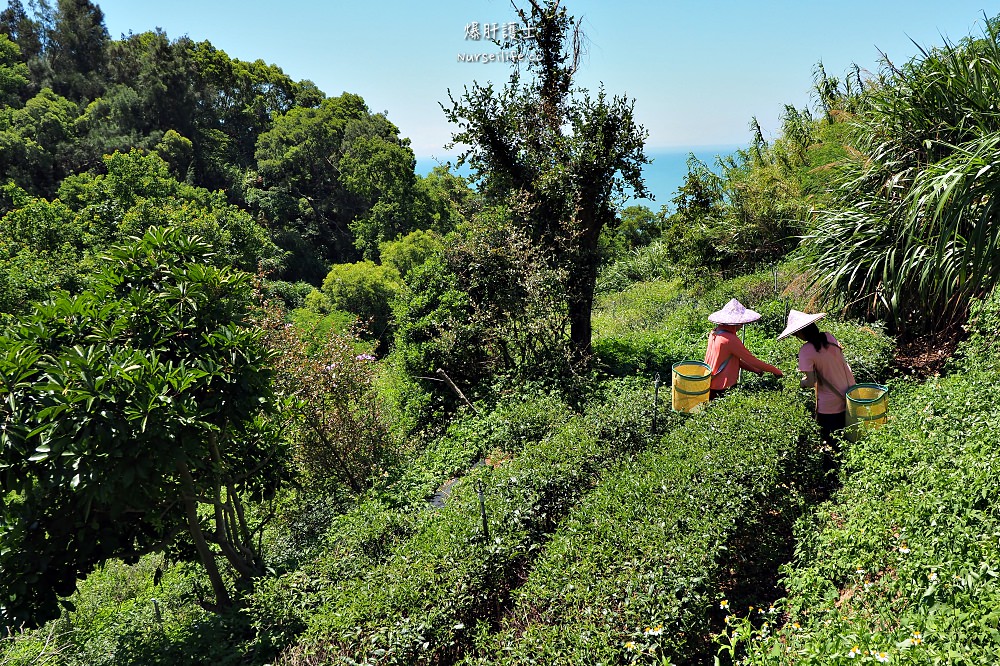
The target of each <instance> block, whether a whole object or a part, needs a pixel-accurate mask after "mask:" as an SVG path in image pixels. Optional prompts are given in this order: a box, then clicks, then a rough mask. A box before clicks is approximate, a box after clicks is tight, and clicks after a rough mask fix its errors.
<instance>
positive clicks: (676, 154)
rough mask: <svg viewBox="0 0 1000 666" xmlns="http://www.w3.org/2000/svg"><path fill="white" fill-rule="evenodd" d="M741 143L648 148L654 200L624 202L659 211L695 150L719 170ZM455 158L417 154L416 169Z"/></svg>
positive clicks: (425, 170) (464, 171)
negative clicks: (721, 159) (720, 162)
mask: <svg viewBox="0 0 1000 666" xmlns="http://www.w3.org/2000/svg"><path fill="white" fill-rule="evenodd" d="M739 147H740V146H737V145H720V146H686V147H676V148H675V147H671V148H647V149H646V156H647V157H648V158H649V159H650V160H651V164H647V165H645V166H644V167H643V169H642V175H643V179H644V180H645V183H646V189H647V190H648V191H649V192H650V193H651V194H652V195H653V197H654V198H655V200H650V199H636V198H633V197H630V198H629V199H628V200H627V201H625V203H624V204H623V205H624V206H632V205H641V206H646V207H647V208H651V209H652V210H654V211H658V210H659V209H660V207H661V206H665V205H667V204H669V203H670V200H671V199H673V198H674V197H676V196H677V189H678V188H679V187H681V185H683V184H684V176H686V175H687V160H688V156H689V155H692V154H693V155H694V156H695V157H696V158H697V159H699V160H701V161H702V162H704V163H705V164H706V165H707V166H708V168H709V169H712V170H713V171H717V170H718V166H717V163H716V162H717V158H718V157H721V156H726V155H730V154H732V153H733V152H734V151H736V150H737V149H738V148H739ZM455 159H456V157H455V156H454V155H452V156H441V157H438V156H428V157H418V158H417V165H416V173H417V174H418V175H421V176H426V175H427V174H429V173H430V172H431V171H432V170H433V169H434V167H436V166H438V165H439V164H445V163H454V162H455ZM456 173H458V174H459V175H462V176H466V177H468V176H469V174H470V173H471V170H470V169H469V167H468V166H463V167H462V168H461V169H458V170H457V171H456Z"/></svg>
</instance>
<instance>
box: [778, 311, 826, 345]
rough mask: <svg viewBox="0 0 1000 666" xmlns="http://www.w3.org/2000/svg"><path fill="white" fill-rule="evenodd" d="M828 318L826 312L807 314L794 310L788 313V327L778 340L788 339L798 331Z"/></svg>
mask: <svg viewBox="0 0 1000 666" xmlns="http://www.w3.org/2000/svg"><path fill="white" fill-rule="evenodd" d="M825 316H826V313H825V312H817V313H816V314H806V313H805V312H799V311H798V310H792V311H791V312H789V313H788V325H787V326H785V330H783V331H782V332H781V335H779V336H778V339H779V340H780V339H781V338H784V337H788V336H789V335H791V334H792V333H794V332H796V331H801V330H802V329H803V328H805V327H806V326H808V325H809V324H811V323H813V322H816V321H819V320H820V319H822V318H823V317H825Z"/></svg>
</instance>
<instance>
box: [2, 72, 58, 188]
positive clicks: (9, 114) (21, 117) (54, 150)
mask: <svg viewBox="0 0 1000 666" xmlns="http://www.w3.org/2000/svg"><path fill="white" fill-rule="evenodd" d="M75 116H76V105H75V104H73V102H71V101H70V100H68V99H66V98H64V97H60V96H59V95H57V94H56V93H54V92H52V90H51V89H49V88H43V89H42V90H41V91H40V92H38V94H37V95H35V96H34V97H32V98H31V99H29V100H28V101H27V102H26V103H25V104H24V106H23V107H20V108H14V107H4V108H0V166H2V172H3V173H4V174H5V176H6V177H7V178H11V179H13V181H14V182H15V183H16V184H17V185H19V186H21V187H23V188H25V189H27V190H29V191H32V192H41V193H45V194H49V193H51V192H53V191H54V190H55V189H56V187H57V186H58V184H59V182H60V181H61V180H62V178H63V177H64V176H65V175H66V174H67V173H68V172H69V170H70V169H69V167H70V165H69V164H68V151H69V149H70V145H71V143H72V141H73V139H74V137H75V129H74V127H73V118H75Z"/></svg>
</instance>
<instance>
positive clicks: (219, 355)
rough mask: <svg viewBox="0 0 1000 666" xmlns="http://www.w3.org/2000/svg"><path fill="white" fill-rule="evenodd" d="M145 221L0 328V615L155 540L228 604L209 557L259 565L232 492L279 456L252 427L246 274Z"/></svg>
mask: <svg viewBox="0 0 1000 666" xmlns="http://www.w3.org/2000/svg"><path fill="white" fill-rule="evenodd" d="M210 255H211V249H210V247H209V246H208V245H207V244H206V243H204V242H203V241H201V240H199V239H197V238H190V237H188V236H186V235H184V234H183V233H182V232H180V231H178V230H162V229H153V230H150V231H148V232H147V233H146V234H145V235H144V236H143V237H142V238H141V239H139V238H137V239H134V241H133V242H132V243H131V244H130V245H129V246H127V247H122V248H118V249H117V250H115V251H113V252H112V253H110V254H109V255H108V256H107V261H106V266H107V269H106V271H105V272H104V273H103V275H102V278H101V280H100V281H99V283H98V285H97V286H96V289H95V290H94V291H91V292H86V293H84V294H82V295H80V296H77V297H73V298H58V299H56V300H54V301H52V302H51V303H49V304H46V305H43V306H40V307H38V308H37V309H36V310H35V312H34V313H33V314H32V315H31V316H29V317H25V318H23V319H22V320H20V321H18V322H17V323H15V324H14V325H13V326H12V327H11V328H9V329H8V330H6V331H4V332H3V333H2V334H0V423H2V424H3V427H2V428H0V489H2V491H3V503H2V504H0V625H2V626H3V627H6V628H10V627H15V626H18V625H21V624H22V623H23V624H27V625H29V626H34V625H37V624H39V623H41V622H44V621H45V620H47V619H49V618H52V617H55V616H56V615H57V614H58V612H59V597H66V596H68V595H69V594H71V593H72V592H73V590H74V588H75V586H76V581H77V579H78V578H79V577H83V576H86V575H87V574H88V573H90V571H92V570H93V569H94V567H95V566H97V565H99V564H100V563H101V562H103V561H104V560H106V559H108V558H112V557H117V558H124V559H126V560H133V559H135V558H137V557H138V556H140V555H142V554H143V553H147V552H152V551H160V550H169V551H170V552H172V553H174V555H175V556H177V557H186V558H190V559H193V560H195V561H199V562H200V563H201V564H202V566H203V567H204V568H205V571H206V573H207V575H208V578H209V580H210V581H211V584H212V588H213V592H214V596H215V599H214V601H211V602H206V605H207V606H212V607H225V606H229V605H230V604H231V603H232V602H233V595H232V591H231V590H230V589H229V588H228V587H227V584H226V582H225V577H224V575H223V574H224V571H225V569H224V568H223V565H222V563H225V566H227V567H228V570H229V571H230V572H231V573H232V575H233V576H234V577H235V579H236V580H238V581H241V583H243V584H247V585H249V584H251V583H252V580H253V578H254V577H256V576H258V575H260V574H262V573H263V571H264V562H263V560H262V557H261V555H260V553H259V551H258V550H257V548H256V546H255V544H256V540H255V530H256V528H257V527H259V525H254V524H253V523H252V521H251V518H250V517H249V516H248V513H247V511H246V510H245V508H244V503H245V501H246V499H247V498H248V497H249V496H251V495H254V496H260V495H261V494H262V493H263V494H266V493H268V492H270V490H272V489H273V487H274V485H275V484H276V483H278V482H279V481H280V479H281V478H282V476H283V471H282V470H283V469H284V462H283V461H284V452H283V450H282V449H281V448H280V447H279V446H278V445H277V444H276V439H275V438H274V437H272V436H271V434H270V432H269V431H268V429H267V428H266V427H265V426H264V421H262V419H261V416H262V414H263V413H264V412H265V411H266V410H267V409H268V406H269V399H270V380H271V372H270V370H269V368H268V363H269V352H268V351H267V349H266V347H265V345H264V342H263V340H262V337H261V336H262V332H261V331H258V330H254V329H253V328H251V327H249V326H247V314H248V310H247V307H248V302H249V301H248V299H249V290H250V277H251V276H250V275H248V274H246V273H241V272H239V271H234V270H231V269H225V268H224V269H218V268H214V267H213V266H211V264H210Z"/></svg>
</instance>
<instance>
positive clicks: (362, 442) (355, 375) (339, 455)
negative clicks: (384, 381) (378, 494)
mask: <svg viewBox="0 0 1000 666" xmlns="http://www.w3.org/2000/svg"><path fill="white" fill-rule="evenodd" d="M283 314H284V313H283V311H282V310H280V309H276V310H271V311H269V312H267V313H266V315H265V317H264V318H263V319H262V321H261V322H260V324H261V325H262V327H263V328H264V329H265V330H266V331H267V343H268V345H269V347H270V348H271V349H272V351H273V354H274V357H273V361H272V362H273V366H274V370H275V387H276V390H277V391H278V392H279V395H281V396H282V397H283V398H285V402H284V404H283V410H282V411H283V413H284V415H285V416H286V417H288V418H289V419H290V420H291V421H292V426H293V430H292V436H291V439H292V457H293V459H294V461H295V465H296V467H297V468H298V470H299V471H300V473H301V474H302V475H303V476H304V482H305V483H306V484H308V485H310V486H313V487H316V488H324V489H327V488H329V487H330V486H332V485H335V484H345V485H346V486H348V487H349V488H350V489H351V490H352V491H354V492H355V493H359V492H361V491H362V490H364V489H365V488H366V487H367V486H368V484H369V482H370V478H371V477H372V475H373V474H378V473H379V472H380V470H381V468H382V467H383V466H385V465H387V464H390V461H391V459H392V458H393V456H395V455H397V453H398V451H397V448H398V447H397V446H396V445H395V443H394V442H393V441H392V439H391V438H390V437H389V430H388V427H387V424H386V417H385V415H384V413H383V410H382V406H381V404H380V403H379V401H378V399H377V393H376V392H375V390H374V388H373V377H374V367H373V364H374V361H375V356H373V355H372V354H371V353H369V352H368V351H365V350H364V349H363V347H361V346H360V345H359V340H358V339H357V337H356V336H355V335H354V334H353V331H351V330H348V331H346V332H344V333H337V332H334V331H330V332H328V333H327V335H326V338H325V340H323V341H322V343H321V344H318V345H317V346H316V348H315V350H310V347H311V345H310V342H309V340H308V339H304V338H303V336H302V334H301V333H300V332H299V331H298V330H296V328H295V326H294V325H293V324H286V323H284V317H283ZM359 347H360V349H359Z"/></svg>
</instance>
